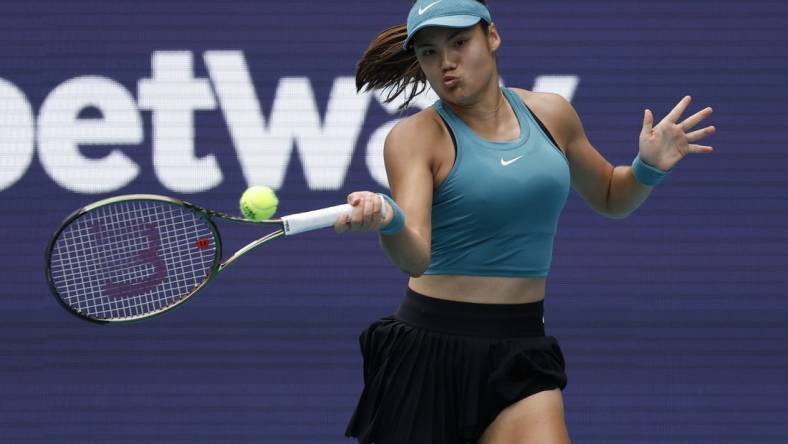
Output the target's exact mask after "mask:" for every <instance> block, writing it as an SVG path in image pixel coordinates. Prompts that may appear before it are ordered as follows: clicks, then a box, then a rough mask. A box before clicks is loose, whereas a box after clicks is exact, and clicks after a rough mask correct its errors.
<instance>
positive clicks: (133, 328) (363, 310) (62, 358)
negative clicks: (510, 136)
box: [0, 0, 788, 443]
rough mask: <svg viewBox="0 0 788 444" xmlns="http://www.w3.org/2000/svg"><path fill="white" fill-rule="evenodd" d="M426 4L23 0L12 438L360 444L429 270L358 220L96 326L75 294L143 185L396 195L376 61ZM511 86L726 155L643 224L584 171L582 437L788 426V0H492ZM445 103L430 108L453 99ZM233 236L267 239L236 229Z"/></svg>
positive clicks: (574, 239) (9, 279) (5, 31)
mask: <svg viewBox="0 0 788 444" xmlns="http://www.w3.org/2000/svg"><path fill="white" fill-rule="evenodd" d="M408 7H409V2H407V1H405V0H402V1H375V2H371V1H349V0H333V1H330V2H329V1H326V2H323V1H304V0H302V1H289V2H269V1H237V2H236V1H233V2H231V1H210V2H209V1H163V2H131V1H114V2H103V1H69V2H61V1H34V2H31V1H24V2H23V1H5V2H3V3H2V4H1V5H0V42H2V43H1V44H0V110H2V111H1V112H0V116H1V117H0V203H2V209H3V217H2V219H0V224H1V225H0V242H1V243H2V249H0V265H1V266H0V277H1V278H2V279H1V280H0V286H2V287H1V288H2V292H0V297H2V303H0V338H2V340H1V341H0V441H7V442H74V443H77V442H79V443H88V442H132V441H133V442H227V441H232V442H265V443H316V442H319V443H340V442H347V438H345V437H344V436H343V435H342V433H343V431H344V428H345V426H346V424H347V421H348V420H349V418H350V415H351V413H352V410H353V408H354V406H355V403H356V401H357V399H358V395H359V394H360V391H361V384H362V367H361V355H360V351H359V345H358V335H359V333H360V332H361V331H362V330H363V329H364V328H365V327H366V326H367V325H368V324H369V323H371V322H372V321H374V320H375V319H377V318H379V317H382V316H385V315H388V314H390V313H392V312H393V311H394V310H395V309H396V307H397V304H398V303H399V301H400V300H401V298H402V296H403V293H404V289H405V285H406V283H407V276H406V275H405V274H404V273H402V272H400V271H398V270H397V269H396V268H395V267H394V266H393V265H391V264H390V263H389V262H388V260H387V258H386V257H385V255H384V254H383V252H382V250H380V248H379V246H378V244H377V239H376V237H375V235H373V234H369V233H365V234H359V233H345V234H343V235H336V234H335V233H334V232H333V231H332V230H323V231H318V232H312V233H308V234H304V235H302V236H299V237H294V238H292V239H288V240H286V241H282V242H279V241H277V242H274V243H272V244H270V245H268V246H266V247H264V248H263V249H260V250H259V251H256V252H253V253H251V254H250V255H248V256H247V257H244V258H242V259H241V260H240V261H239V262H238V263H237V264H236V265H234V266H233V268H232V269H231V270H229V271H228V272H227V273H226V274H224V275H222V276H221V277H220V278H219V279H217V280H215V281H214V282H213V283H211V285H210V286H208V287H207V288H206V289H205V290H204V291H202V292H201V293H200V294H198V295H197V296H195V297H194V298H193V300H191V301H189V302H188V303H187V304H185V305H184V306H183V307H182V308H179V309H178V310H175V311H173V312H172V313H167V314H165V315H163V316H161V317H157V318H154V319H150V320H148V321H144V322H140V323H136V324H131V325H124V326H97V325H92V324H89V323H86V322H82V321H80V320H78V319H76V318H74V317H72V316H70V315H68V314H67V313H66V312H65V311H63V310H62V309H61V308H60V306H59V305H58V304H57V303H56V301H55V299H53V297H52V296H51V295H50V294H49V291H48V288H47V285H46V282H45V279H44V270H43V263H44V259H43V253H44V250H45V248H46V244H47V242H48V240H49V237H50V236H51V234H52V232H53V231H54V230H55V229H56V228H57V226H58V225H59V223H60V222H61V221H62V220H63V218H64V217H65V216H66V215H67V214H68V213H70V212H71V211H72V210H74V209H76V208H78V207H80V206H82V205H84V204H86V203H89V202H92V201H95V200H98V199H101V198H104V197H107V196H111V195H116V194H125V193H154V194H165V195H169V196H173V197H179V198H184V199H187V200H190V201H193V202H195V203H197V204H199V205H202V206H204V207H208V208H212V209H216V210H220V211H226V212H231V213H236V212H237V211H238V210H237V201H238V197H239V196H240V193H241V192H242V191H243V189H244V188H245V187H246V186H248V185H251V184H265V185H270V186H273V187H275V188H276V190H277V192H278V194H279V197H280V201H281V205H280V207H279V214H287V213H293V212H299V211H305V210H310V209H314V208H319V207H324V206H329V205H334V204H338V203H343V202H344V201H345V197H346V196H347V194H348V193H350V192H352V191H355V190H370V191H378V192H384V191H386V186H385V184H386V182H385V172H383V171H382V159H381V147H382V140H383V137H385V133H386V131H387V130H388V129H389V128H390V127H391V125H393V123H394V122H395V121H396V119H398V118H400V117H401V116H400V115H398V114H397V113H396V112H394V111H393V110H392V109H391V108H390V107H384V106H382V105H381V103H380V100H379V99H378V97H377V96H376V95H375V94H356V93H355V92H354V88H353V74H354V68H355V63H356V61H357V60H358V58H359V57H360V55H361V54H362V53H363V51H364V49H365V48H366V47H367V45H368V44H369V42H370V41H371V40H372V38H373V37H374V36H375V35H377V33H378V32H380V31H382V30H383V29H384V28H386V27H389V26H392V25H396V24H400V23H403V22H404V21H405V17H406V15H407V11H408ZM490 8H491V11H492V14H493V18H494V20H495V21H496V24H497V26H498V29H499V32H500V34H501V36H502V39H503V44H502V48H501V50H500V52H499V62H500V69H501V75H502V78H503V81H504V82H505V84H507V85H509V86H515V87H521V88H526V89H533V90H542V91H553V92H557V93H560V94H562V95H564V96H565V97H566V98H567V99H569V100H571V102H572V104H573V106H574V107H575V109H576V110H577V111H578V114H579V115H580V117H581V119H582V121H583V124H584V127H585V130H586V133H587V135H588V137H589V139H590V141H591V143H592V144H593V145H594V146H595V148H596V149H597V150H598V151H599V152H600V153H601V154H602V155H603V156H604V157H605V158H606V159H608V160H609V161H610V162H611V163H612V164H614V165H628V164H630V163H631V161H632V159H633V158H634V156H635V155H636V154H637V150H638V134H639V132H640V129H641V124H642V119H643V111H644V109H646V108H649V109H651V110H652V111H653V112H654V114H655V118H656V119H657V121H659V120H661V119H662V118H663V117H664V116H665V114H666V113H667V112H668V111H670V109H672V108H673V106H674V105H675V104H676V103H677V102H678V101H679V100H680V99H681V98H682V97H683V96H684V95H687V94H689V95H691V96H692V97H693V103H692V104H691V105H690V107H689V108H688V110H687V112H685V114H684V117H687V116H689V115H691V114H692V113H694V112H696V111H699V110H700V109H702V108H704V107H706V106H711V107H713V108H714V110H715V111H714V114H713V115H712V117H711V118H710V119H708V120H707V121H704V122H703V124H702V126H706V125H707V124H713V125H715V126H716V128H717V133H716V134H715V135H713V136H711V137H710V138H708V139H706V140H705V141H704V142H708V143H704V144H707V145H712V146H713V147H714V148H715V150H714V152H713V153H711V154H708V155H694V156H689V157H687V158H685V159H683V160H682V161H681V162H680V164H679V165H678V166H677V167H676V168H675V170H674V172H672V173H671V174H670V176H669V177H667V178H666V180H665V181H664V182H663V184H662V185H660V186H659V187H658V188H656V189H655V190H654V191H653V193H652V194H651V196H650V197H649V198H648V200H647V201H646V202H645V203H644V204H643V205H642V206H641V207H640V208H639V209H638V210H637V211H636V212H634V213H633V214H632V215H631V216H630V217H628V218H626V219H619V220H614V219H606V218H604V217H603V216H600V215H599V214H597V213H595V212H594V211H593V210H592V209H591V208H590V207H589V206H588V205H586V204H585V202H584V201H583V200H582V199H581V198H580V197H579V195H577V194H576V193H575V192H572V193H571V194H570V196H569V200H568V202H567V205H566V207H565V209H564V211H563V213H562V216H561V219H560V222H559V226H558V232H557V236H556V240H555V249H554V256H553V263H552V268H551V273H550V277H549V278H548V283H547V292H546V302H545V309H546V314H545V324H546V329H547V333H548V334H551V335H554V336H556V337H557V338H558V340H559V342H560V344H561V346H562V349H563V351H564V354H565V356H566V359H567V369H566V370H567V375H568V379H569V383H568V386H567V388H566V390H565V391H564V402H565V411H566V419H567V425H568V428H569V431H570V435H571V437H572V440H573V442H579V443H611V442H628V443H633V442H642V443H663V442H670V443H679V442H686V443H690V442H691V443H702V442H703V443H706V442H708V443H755V442H758V443H778V442H788V425H786V423H787V420H788V401H786V395H788V383H786V375H787V374H788V357H786V355H787V353H786V352H788V345H786V344H788V342H786V339H788V319H787V316H786V315H787V314H788V298H786V296H787V295H786V293H787V291H786V284H788V277H787V276H786V271H788V259H787V255H786V248H785V247H786V241H787V240H788V232H787V231H786V228H785V227H786V219H788V218H786V214H788V204H786V198H788V187H786V180H785V174H786V173H785V170H786V166H788V162H786V159H788V154H786V153H787V151H786V149H785V148H786V146H785V139H786V130H785V124H784V120H785V119H786V117H788V112H786V108H785V103H786V99H788V93H786V91H787V90H788V89H787V88H786V86H788V72H786V71H787V69H788V58H787V57H788V49H787V48H786V46H787V45H786V43H788V4H786V3H784V2H773V1H751V2H734V1H691V2H683V1H682V2H680V1H673V0H668V1H662V2H642V1H612V0H607V1H590V2H589V1H556V2H527V1H514V0H509V1H504V0H492V1H491V2H490ZM432 99H434V97H433V98H430V97H428V96H425V97H423V98H422V99H421V100H420V101H419V103H418V104H417V105H416V106H414V107H412V108H411V109H409V110H408V111H407V112H406V114H409V113H412V112H415V111H417V110H418V109H419V107H420V106H428V105H429V104H430V103H431V100H432ZM223 228H226V229H225V230H224V231H223V236H224V238H225V241H226V243H227V244H228V246H227V248H228V250H230V251H232V250H233V249H234V248H237V247H240V246H241V245H243V244H244V243H246V242H248V241H249V240H251V239H253V238H254V237H255V236H257V235H259V233H258V231H257V230H256V229H255V228H254V227H252V228H249V227H242V226H236V225H230V226H224V227H223Z"/></svg>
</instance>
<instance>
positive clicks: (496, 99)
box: [445, 78, 511, 129]
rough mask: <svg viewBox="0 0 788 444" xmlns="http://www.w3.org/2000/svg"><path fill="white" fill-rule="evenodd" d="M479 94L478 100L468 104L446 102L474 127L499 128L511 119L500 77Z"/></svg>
mask: <svg viewBox="0 0 788 444" xmlns="http://www.w3.org/2000/svg"><path fill="white" fill-rule="evenodd" d="M494 80H495V82H494V83H493V84H491V85H490V86H488V87H485V88H484V90H483V91H482V92H481V93H480V94H479V98H478V99H477V100H474V101H472V102H471V103H467V104H456V103H445V105H446V106H448V107H449V108H451V110H452V111H453V112H454V113H455V114H457V115H458V116H459V117H460V118H461V119H462V120H463V121H465V122H466V123H468V124H469V126H472V127H479V128H490V129H496V128H498V127H499V126H500V125H501V123H502V122H506V121H508V120H509V117H510V114H511V112H510V111H509V107H507V106H505V104H506V97H504V95H503V90H502V89H501V87H499V86H498V79H497V78H496V79H494Z"/></svg>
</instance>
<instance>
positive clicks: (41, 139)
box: [38, 76, 144, 193]
mask: <svg viewBox="0 0 788 444" xmlns="http://www.w3.org/2000/svg"><path fill="white" fill-rule="evenodd" d="M87 107H95V108H97V109H98V110H99V111H100V112H101V115H102V117H101V118H91V119H79V118H78V117H79V113H80V111H82V110H83V109H85V108H87ZM143 138H144V134H143V129H142V120H141V118H140V114H139V111H138V110H137V107H136V105H135V103H134V98H133V97H132V96H131V94H129V92H128V90H126V88H124V87H123V85H121V84H119V83H118V82H116V81H114V80H112V79H108V78H105V77H98V76H83V77H75V78H73V79H69V80H66V81H65V82H63V83H61V84H60V85H58V86H57V87H56V88H55V89H54V90H52V92H50V93H49V95H48V96H47V97H46V99H44V103H43V104H41V109H40V110H39V115H38V153H39V156H38V157H39V159H40V161H41V165H42V166H43V167H44V170H45V171H46V172H47V174H49V176H50V177H51V178H52V179H53V180H54V181H55V182H56V183H57V184H58V185H60V186H61V187H63V188H65V189H67V190H69V191H74V192H77V193H107V192H111V191H115V190H117V189H119V188H122V187H124V186H126V185H127V184H128V183H130V182H131V181H132V180H134V178H135V177H137V174H139V170H140V168H139V166H138V165H137V164H136V163H134V161H132V160H131V159H129V158H128V157H127V156H126V155H125V154H123V153H121V152H120V150H118V149H113V150H112V151H111V152H110V153H109V154H108V155H107V156H105V157H103V158H101V159H91V158H88V157H85V156H84V155H83V154H82V152H81V151H80V145H83V146H84V145H136V144H140V143H142V140H143ZM83 149H84V148H83Z"/></svg>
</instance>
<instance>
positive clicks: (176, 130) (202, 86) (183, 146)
mask: <svg viewBox="0 0 788 444" xmlns="http://www.w3.org/2000/svg"><path fill="white" fill-rule="evenodd" d="M151 60H152V62H151V64H152V70H153V74H152V78H150V79H141V80H140V81H139V84H138V94H139V105H140V108H141V109H146V110H151V111H153V113H152V114H153V116H152V119H151V120H152V122H153V169H154V171H155V172H156V176H157V177H158V178H159V180H160V181H161V183H162V184H163V185H164V186H165V187H167V188H168V189H170V190H172V191H176V192H179V193H197V192H201V191H208V190H210V189H211V188H214V187H216V186H218V185H219V184H220V183H222V178H223V176H222V171H221V169H219V164H218V163H217V161H216V157H215V156H214V155H213V154H209V155H207V156H205V157H203V158H201V159H198V158H196V157H195V156H194V131H195V128H194V111H196V110H214V109H216V100H215V99H214V96H213V92H212V91H211V85H210V82H209V81H208V80H207V79H195V78H194V70H193V68H192V54H191V52H189V51H156V52H154V53H153V56H152V57H151Z"/></svg>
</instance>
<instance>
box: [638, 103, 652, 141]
mask: <svg viewBox="0 0 788 444" xmlns="http://www.w3.org/2000/svg"><path fill="white" fill-rule="evenodd" d="M653 124H654V115H653V114H651V110H649V109H646V111H645V112H644V113H643V130H642V131H641V132H640V133H641V134H643V135H648V134H651V128H652V125H653Z"/></svg>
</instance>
